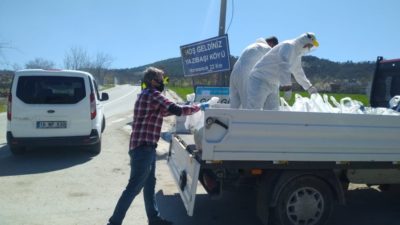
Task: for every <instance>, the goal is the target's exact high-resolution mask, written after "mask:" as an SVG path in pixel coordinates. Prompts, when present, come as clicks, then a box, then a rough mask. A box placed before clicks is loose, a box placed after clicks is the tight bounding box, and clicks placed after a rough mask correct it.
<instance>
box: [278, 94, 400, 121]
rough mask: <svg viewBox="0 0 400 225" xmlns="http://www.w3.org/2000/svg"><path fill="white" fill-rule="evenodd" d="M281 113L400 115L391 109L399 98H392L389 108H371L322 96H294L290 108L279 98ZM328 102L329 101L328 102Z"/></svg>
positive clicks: (349, 99)
mask: <svg viewBox="0 0 400 225" xmlns="http://www.w3.org/2000/svg"><path fill="white" fill-rule="evenodd" d="M280 100H281V105H280V110H281V111H297V112H323V113H352V114H373V115H394V116H398V115H400V113H399V112H397V111H396V110H393V108H397V109H398V108H399V107H400V105H399V102H400V96H399V95H397V96H395V97H393V98H392V99H391V100H390V102H389V104H390V106H389V107H390V108H382V107H378V108H372V107H365V106H364V105H363V104H362V103H361V102H360V101H357V100H353V99H351V98H350V97H345V98H342V99H341V100H340V101H337V100H336V99H335V97H333V96H330V97H329V96H328V95H326V94H323V95H322V96H321V95H320V94H312V95H311V96H310V98H308V97H303V96H301V95H299V94H295V101H294V103H293V105H292V106H290V105H289V104H288V103H287V102H286V101H285V99H284V98H280ZM329 100H330V101H329Z"/></svg>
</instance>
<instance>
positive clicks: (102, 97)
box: [100, 93, 108, 101]
mask: <svg viewBox="0 0 400 225" xmlns="http://www.w3.org/2000/svg"><path fill="white" fill-rule="evenodd" d="M107 100H108V94H107V93H101V99H100V101H107Z"/></svg>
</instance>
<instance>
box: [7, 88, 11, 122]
mask: <svg viewBox="0 0 400 225" xmlns="http://www.w3.org/2000/svg"><path fill="white" fill-rule="evenodd" d="M11 103H12V96H11V92H10V93H8V101H7V120H9V121H11V112H12V111H11V105H12V104H11Z"/></svg>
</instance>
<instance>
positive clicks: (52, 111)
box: [47, 109, 56, 113]
mask: <svg viewBox="0 0 400 225" xmlns="http://www.w3.org/2000/svg"><path fill="white" fill-rule="evenodd" d="M47 112H48V113H55V112H56V111H54V110H52V109H49V110H47Z"/></svg>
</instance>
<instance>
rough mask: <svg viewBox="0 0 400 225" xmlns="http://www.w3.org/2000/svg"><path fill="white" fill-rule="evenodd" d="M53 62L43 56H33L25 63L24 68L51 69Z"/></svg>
mask: <svg viewBox="0 0 400 225" xmlns="http://www.w3.org/2000/svg"><path fill="white" fill-rule="evenodd" d="M54 65H55V64H54V63H53V62H52V61H50V60H46V59H43V58H35V59H34V60H31V61H29V62H27V63H26V64H25V68H26V69H52V68H54Z"/></svg>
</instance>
